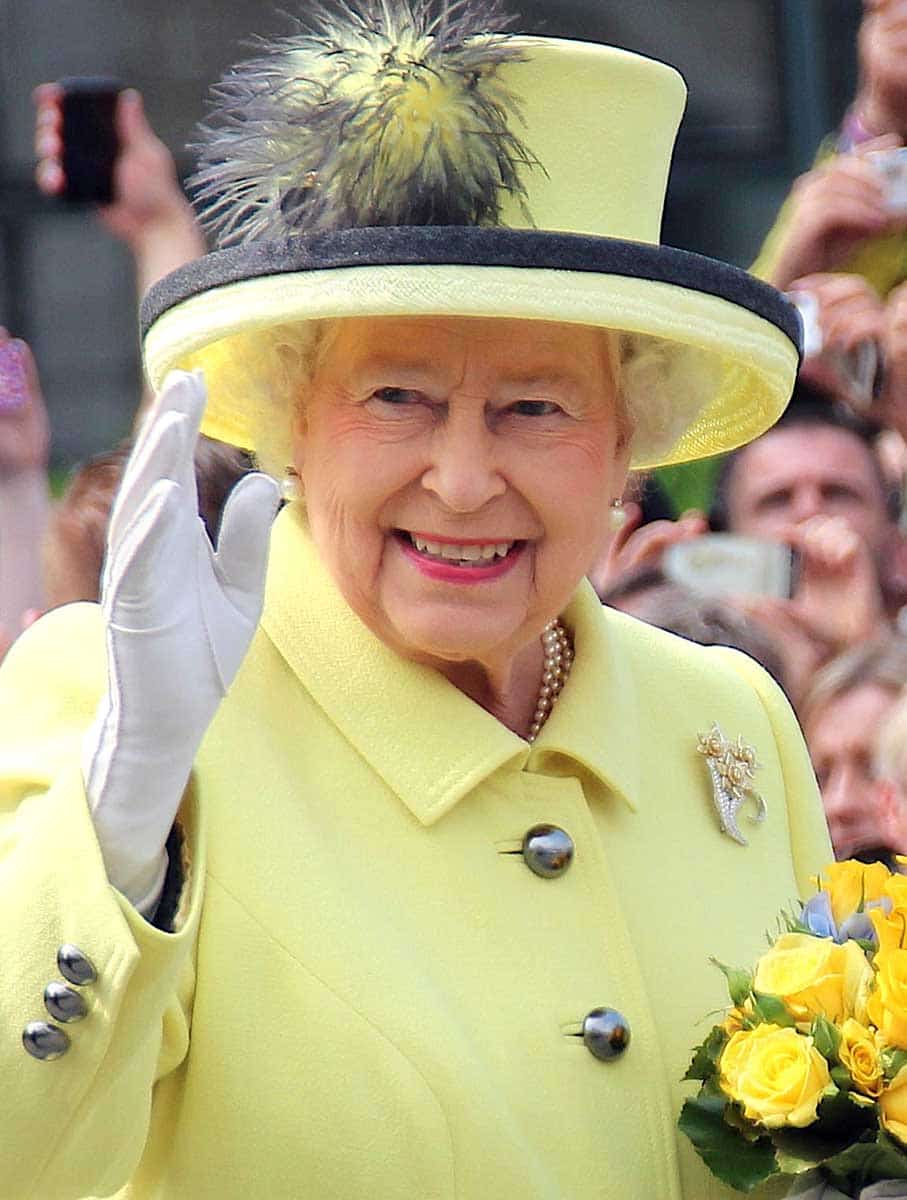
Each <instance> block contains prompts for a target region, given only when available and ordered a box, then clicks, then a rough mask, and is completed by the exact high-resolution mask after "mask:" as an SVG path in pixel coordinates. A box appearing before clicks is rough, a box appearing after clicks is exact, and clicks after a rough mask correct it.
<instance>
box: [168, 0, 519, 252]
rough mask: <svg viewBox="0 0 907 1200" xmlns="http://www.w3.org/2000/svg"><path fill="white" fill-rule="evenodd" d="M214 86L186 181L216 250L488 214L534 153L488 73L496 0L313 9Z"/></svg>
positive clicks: (472, 220) (380, 1)
mask: <svg viewBox="0 0 907 1200" xmlns="http://www.w3.org/2000/svg"><path fill="white" fill-rule="evenodd" d="M307 21H308V28H303V27H300V30H299V32H297V33H295V34H294V35H291V36H289V37H286V38H282V39H278V40H275V41H272V42H260V43H259V46H260V48H261V49H262V51H263V52H262V54H261V55H260V56H259V57H257V58H255V59H253V60H251V61H249V62H247V63H244V64H241V65H240V66H238V67H236V68H235V69H234V70H233V71H231V72H230V73H229V74H228V75H227V76H226V77H225V78H224V79H223V80H222V81H221V83H220V84H219V85H218V87H217V88H215V90H214V97H215V101H214V109H213V112H212V114H211V116H210V118H209V121H208V123H207V124H206V126H205V127H204V129H203V135H204V141H203V143H202V144H201V145H200V146H199V150H200V163H199V167H198V170H197V171H196V173H195V176H194V177H193V180H192V181H191V183H192V186H193V190H194V193H195V197H196V201H197V203H199V204H200V205H201V206H205V208H206V211H204V212H203V220H204V221H205V223H206V224H207V225H208V227H209V228H210V229H211V230H212V231H213V232H214V233H215V235H216V237H217V240H218V243H219V245H221V246H228V245H232V244H236V243H240V242H247V241H250V240H257V239H260V238H268V239H275V238H283V237H286V236H288V235H291V234H294V233H303V232H315V231H320V230H336V229H344V228H354V227H358V228H363V227H368V226H379V225H494V224H496V223H497V222H498V219H499V215H498V214H499V208H500V202H501V196H502V193H504V194H513V195H516V196H517V197H519V198H520V199H521V200H522V199H524V188H523V185H522V183H521V181H520V170H521V168H523V167H529V166H537V165H538V164H537V163H536V161H535V159H534V158H533V156H532V155H531V154H530V152H529V151H528V150H527V148H526V147H525V146H524V145H523V144H522V143H521V142H520V140H519V139H518V138H517V136H516V135H515V134H514V133H513V132H512V130H511V128H510V122H511V121H513V120H514V119H515V120H519V105H518V102H517V100H516V98H515V97H514V96H512V95H511V94H510V93H509V92H508V90H507V89H506V87H505V86H504V84H503V82H502V81H501V79H500V77H499V76H498V73H497V72H498V68H499V66H500V65H501V64H502V63H505V62H509V61H513V60H519V59H520V58H521V54H520V51H519V48H518V45H517V43H516V42H515V41H514V40H513V39H512V38H511V37H510V36H509V35H507V34H506V33H500V32H498V33H492V32H490V31H491V30H492V29H494V28H500V27H501V26H505V25H507V24H509V18H507V17H505V15H504V13H503V11H502V9H501V8H500V6H499V5H498V3H497V0H488V2H485V3H477V2H475V0H455V2H453V3H449V4H446V5H445V6H444V7H443V8H442V9H441V11H440V12H439V13H438V14H437V15H435V16H432V15H431V12H430V8H429V5H428V4H427V3H424V2H421V0H418V2H417V0H368V2H367V3H364V4H363V5H361V6H360V7H349V8H340V7H337V8H328V7H320V6H319V7H316V8H315V9H314V11H311V10H310V12H309V14H308V16H307Z"/></svg>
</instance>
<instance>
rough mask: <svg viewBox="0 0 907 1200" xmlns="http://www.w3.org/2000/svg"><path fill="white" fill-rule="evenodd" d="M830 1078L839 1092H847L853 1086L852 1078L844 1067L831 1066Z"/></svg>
mask: <svg viewBox="0 0 907 1200" xmlns="http://www.w3.org/2000/svg"><path fill="white" fill-rule="evenodd" d="M831 1078H832V1082H833V1083H834V1084H835V1085H836V1087H837V1088H838V1091H840V1092H849V1091H850V1089H851V1088H852V1087H853V1080H852V1079H851V1078H850V1072H849V1071H848V1070H847V1068H846V1067H832V1069H831Z"/></svg>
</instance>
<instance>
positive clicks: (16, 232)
mask: <svg viewBox="0 0 907 1200" xmlns="http://www.w3.org/2000/svg"><path fill="white" fill-rule="evenodd" d="M299 2H300V0H296V3H299ZM301 3H302V7H303V9H304V8H305V5H306V3H307V0H301ZM280 6H282V7H283V8H285V9H287V10H290V11H293V10H294V0H280ZM511 7H513V8H518V9H519V10H521V16H522V20H521V21H520V26H521V27H522V28H526V29H527V30H528V31H532V32H539V33H547V34H550V35H558V36H572V37H586V38H588V39H591V40H603V41H607V40H611V41H613V42H615V43H616V44H620V45H624V46H627V47H629V48H632V49H637V50H640V51H642V52H644V53H648V54H650V55H652V56H654V57H658V58H664V59H667V60H668V61H671V62H673V63H674V64H675V65H676V66H678V67H679V68H680V69H681V71H682V72H683V73H684V74H685V75H686V77H687V80H688V83H689V85H690V104H689V108H688V116H687V120H686V122H685V126H684V133H683V136H682V139H681V142H680V146H679V149H678V156H677V162H676V169H675V182H674V184H673V186H672V191H671V194H670V197H669V205H668V211H667V214H666V237H665V240H667V241H671V242H673V243H674V244H675V245H682V246H687V247H688V248H691V249H697V250H701V251H704V252H707V253H715V254H718V255H719V256H722V257H725V258H728V259H730V260H732V261H737V262H740V263H742V264H745V263H746V262H747V261H749V259H750V258H751V256H752V254H753V253H754V252H755V249H756V247H757V246H758V244H759V240H760V239H761V236H762V233H763V231H764V229H765V228H766V227H767V225H768V223H769V222H770V220H771V216H772V213H773V211H774V208H775V206H776V204H777V202H778V198H779V197H780V196H781V195H782V194H783V192H784V190H785V188H786V185H787V181H788V178H789V175H790V170H791V167H792V165H801V164H792V163H791V161H790V158H791V156H790V154H789V150H790V144H791V139H790V135H791V125H792V122H794V123H796V121H797V120H798V117H797V105H796V96H794V102H792V97H791V87H793V88H794V90H795V91H796V89H797V87H800V85H801V84H802V78H801V76H802V77H804V78H807V77H808V78H812V79H813V80H815V79H816V78H820V79H822V80H824V79H825V77H826V75H827V62H826V60H829V56H830V53H831V51H830V50H829V47H828V46H826V45H824V44H823V45H819V44H818V42H817V44H816V45H815V47H813V46H812V45H810V44H807V45H806V46H805V48H803V47H801V49H800V51H799V53H800V55H801V57H803V58H804V64H798V63H797V62H794V63H793V68H792V64H791V61H790V55H789V54H788V55H787V57H785V54H786V49H785V48H786V47H788V43H789V42H790V40H791V39H790V38H789V37H788V36H787V34H786V33H785V30H787V31H788V32H789V28H790V25H789V23H790V22H791V20H793V21H798V20H799V17H800V16H801V15H802V16H803V19H804V20H807V18H808V17H809V16H810V14H812V18H813V23H814V22H815V18H816V13H817V12H819V11H820V9H821V12H822V13H824V14H825V15H826V16H827V17H828V20H829V21H830V22H831V25H832V27H833V28H835V29H838V30H839V31H840V29H841V28H842V26H841V21H840V20H839V19H838V18H839V17H841V16H842V14H843V17H844V18H846V20H845V27H846V29H847V30H848V31H849V30H851V29H852V28H853V25H854V23H855V20H856V14H858V12H859V8H860V3H859V0H513V3H512V4H511ZM277 9H278V4H277V3H275V4H273V5H272V4H271V3H264V2H263V0H183V2H180V0H167V2H166V3H165V2H164V0H0V30H2V31H3V33H2V35H0V324H6V325H8V326H9V327H10V328H11V329H12V330H13V332H15V333H17V334H20V335H22V336H24V337H27V338H28V339H29V340H30V342H31V343H32V345H33V347H34V349H35V352H36V354H37V356H38V360H39V364H40V368H41V373H42V379H43V382H44V386H45V392H46V395H47V399H48V404H49V406H50V408H51V415H52V419H53V425H54V447H55V455H56V457H57V459H58V460H59V461H62V462H71V461H73V460H74V459H76V458H80V457H83V456H85V455H87V454H90V453H93V452H96V451H98V450H100V449H103V448H106V447H107V446H108V445H110V444H111V443H112V442H113V441H114V440H116V439H117V438H118V437H119V436H121V435H122V434H124V433H125V432H127V431H128V429H129V426H130V423H131V419H132V415H133V412H134V409H135V404H136V401H137V398H138V395H139V390H140V383H139V368H138V353H137V337H136V318H135V312H136V298H135V295H134V291H133V283H132V278H131V273H130V263H129V257H128V254H127V253H126V251H125V250H124V249H123V248H122V247H121V246H119V245H117V244H116V243H115V242H114V241H113V240H112V239H111V238H110V237H109V236H107V234H106V233H105V232H104V230H103V229H102V228H101V227H100V226H99V225H98V223H97V222H96V221H95V220H94V218H93V217H92V215H91V214H90V213H89V212H85V211H82V210H70V209H66V208H63V207H61V206H58V205H56V204H52V203H49V202H46V201H42V200H41V199H40V197H38V196H37V194H36V193H35V191H34V189H33V188H32V186H31V183H30V174H31V165H32V147H31V141H32V108H31V101H30V94H31V91H32V89H33V88H34V86H35V85H36V84H38V83H40V82H42V81H44V80H49V79H55V78H58V77H60V76H62V75H79V74H109V75H116V76H118V77H120V78H121V79H123V80H124V81H125V82H126V83H127V84H130V85H132V86H135V87H138V88H140V89H141V91H142V92H143V93H144V95H145V102H146V107H147V110H148V113H149V116H150V118H151V121H152V124H153V125H154V126H155V128H156V129H157V131H158V132H159V134H160V135H161V136H162V137H163V139H164V140H165V141H166V142H167V144H168V145H169V146H170V147H171V149H172V150H173V151H174V153H175V154H176V155H177V158H178V162H179V165H180V167H181V169H183V170H185V169H186V168H187V167H188V156H187V155H186V153H185V151H184V149H183V148H184V147H185V145H186V143H187V141H189V140H190V138H191V136H192V130H193V128H194V126H195V125H196V123H197V121H198V120H199V119H200V118H201V116H202V115H203V112H204V97H205V94H206V90H207V86H208V84H209V83H210V82H211V81H212V80H214V79H215V78H217V77H218V76H219V75H220V74H221V73H222V72H223V70H224V69H225V68H226V67H227V66H228V65H229V64H230V63H231V62H233V61H235V60H236V59H237V58H238V57H241V55H242V50H241V48H240V44H241V42H242V40H243V39H244V38H245V37H246V36H247V35H248V34H249V33H250V32H252V31H255V32H259V33H265V34H267V33H283V32H286V31H287V29H288V24H287V21H286V19H285V18H283V17H281V16H280V15H279V12H278V11H277ZM823 20H824V18H823ZM847 22H849V25H848V24H847ZM826 23H827V22H826ZM807 24H808V22H807ZM805 27H806V26H804V28H805ZM809 27H810V28H812V26H809ZM846 36H848V37H850V36H851V34H850V32H847V34H846ZM794 40H796V39H794ZM813 51H814V53H813ZM813 58H814V59H815V62H813V61H812V60H813ZM842 63H843V64H844V65H843V66H842ZM835 70H836V75H835V79H836V80H837V92H840V94H841V95H844V94H845V93H847V92H848V90H849V88H850V87H851V85H852V68H851V66H850V63H849V60H848V59H847V53H846V50H845V53H844V56H843V58H842V56H841V53H840V52H837V57H836V59H835ZM792 79H793V82H792ZM814 90H815V89H814ZM809 104H810V105H811V107H810V106H807V107H809V111H807V109H806V108H805V107H804V108H802V110H801V117H802V119H803V120H807V119H810V120H812V121H813V124H815V123H816V121H817V120H818V121H819V122H821V120H822V119H823V114H822V113H820V114H819V115H818V116H817V104H816V102H815V96H813V97H812V100H810V102H809ZM818 107H819V109H821V108H822V106H821V104H820V105H819V106H818ZM816 127H817V128H818V126H816ZM801 132H803V130H802V128H801ZM807 132H808V133H809V136H811V127H810V130H808V131H807Z"/></svg>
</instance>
